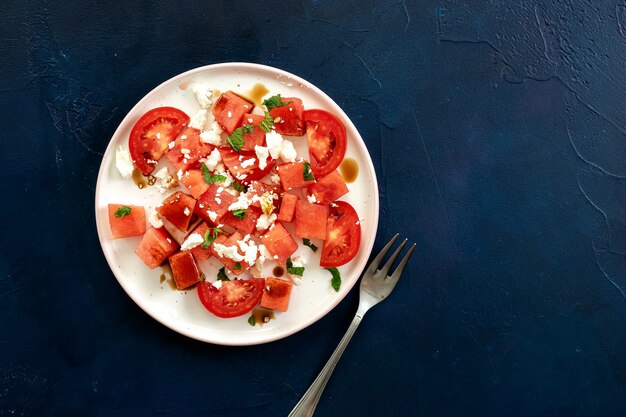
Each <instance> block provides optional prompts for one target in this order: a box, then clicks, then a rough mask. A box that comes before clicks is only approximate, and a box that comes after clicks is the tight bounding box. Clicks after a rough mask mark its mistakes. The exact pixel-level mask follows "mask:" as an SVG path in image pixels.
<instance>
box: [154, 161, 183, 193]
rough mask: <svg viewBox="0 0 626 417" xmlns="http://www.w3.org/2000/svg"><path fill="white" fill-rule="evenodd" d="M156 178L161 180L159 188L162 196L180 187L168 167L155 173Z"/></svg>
mask: <svg viewBox="0 0 626 417" xmlns="http://www.w3.org/2000/svg"><path fill="white" fill-rule="evenodd" d="M154 176H155V178H157V179H158V180H159V182H158V184H157V188H158V190H159V192H160V193H161V194H165V193H166V192H167V191H168V190H170V189H172V188H174V187H176V186H178V182H177V181H176V180H175V179H174V176H173V175H171V174H170V172H169V171H168V169H167V167H163V168H161V169H160V170H158V171H157V172H155V173H154Z"/></svg>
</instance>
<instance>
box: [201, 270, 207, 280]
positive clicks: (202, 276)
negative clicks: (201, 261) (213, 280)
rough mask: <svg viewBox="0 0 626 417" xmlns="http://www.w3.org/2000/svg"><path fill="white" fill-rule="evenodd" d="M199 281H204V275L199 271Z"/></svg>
mask: <svg viewBox="0 0 626 417" xmlns="http://www.w3.org/2000/svg"><path fill="white" fill-rule="evenodd" d="M200 281H202V282H204V281H206V275H204V272H200Z"/></svg>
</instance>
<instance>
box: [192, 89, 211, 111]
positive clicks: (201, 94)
mask: <svg viewBox="0 0 626 417" xmlns="http://www.w3.org/2000/svg"><path fill="white" fill-rule="evenodd" d="M193 93H194V94H195V96H196V100H198V104H199V105H200V107H202V108H203V109H208V108H209V107H211V106H212V105H213V90H212V89H211V88H209V86H208V85H206V84H198V83H196V84H194V85H193Z"/></svg>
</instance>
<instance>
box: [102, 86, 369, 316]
mask: <svg viewBox="0 0 626 417" xmlns="http://www.w3.org/2000/svg"><path fill="white" fill-rule="evenodd" d="M253 90H254V89H253ZM257 90H258V89H257ZM192 91H193V93H194V94H193V96H194V97H195V100H196V101H197V111H196V112H195V113H194V114H192V115H191V116H190V115H188V114H187V113H185V112H183V111H182V110H180V109H178V108H176V107H169V106H161V107H155V108H152V109H150V110H149V111H147V112H145V113H144V114H143V115H142V116H141V117H140V118H139V119H138V120H137V121H136V123H135V124H134V126H133V128H132V130H131V132H130V135H129V137H128V142H127V144H126V146H124V145H120V146H119V147H118V148H117V150H116V154H115V161H114V163H115V166H116V168H117V171H119V174H120V175H121V176H122V177H123V178H125V179H128V181H135V183H136V184H137V185H138V188H137V192H138V193H141V192H145V190H146V188H148V187H154V188H156V189H157V190H158V191H159V192H160V193H161V194H162V196H163V199H162V201H161V202H160V204H158V205H157V206H155V207H148V206H146V207H144V206H141V205H137V204H130V203H128V204H125V202H124V201H118V202H116V204H108V220H109V225H110V231H111V235H110V238H111V239H124V238H129V237H134V236H140V237H141V240H140V241H139V243H138V245H137V247H136V249H135V254H136V256H138V257H139V258H140V259H141V260H142V261H143V263H144V264H145V267H146V268H149V269H155V268H157V267H159V266H163V265H169V268H170V269H171V275H172V278H173V282H174V284H175V288H176V289H177V290H180V291H189V290H191V289H193V288H195V289H196V291H197V294H198V297H197V298H194V302H198V303H201V304H202V305H203V306H204V307H205V308H206V310H207V311H208V312H209V313H210V314H212V315H214V316H216V317H222V318H231V317H239V316H245V315H248V314H249V313H250V312H251V311H253V309H255V307H257V306H260V307H262V308H264V309H268V310H271V311H279V312H286V311H288V309H289V303H290V299H291V293H292V288H293V286H294V285H299V284H300V283H301V282H302V280H303V279H306V270H307V268H324V269H326V270H327V271H328V272H327V274H328V275H327V276H328V281H327V283H326V284H324V285H328V287H329V288H330V289H332V290H334V291H338V290H339V288H340V286H341V270H340V268H339V267H341V266H342V265H345V264H346V263H348V262H350V261H351V260H352V259H353V258H354V257H355V256H356V255H357V253H358V251H359V246H360V242H361V225H360V221H359V216H358V214H357V212H356V210H355V209H354V208H353V206H352V205H351V204H350V203H348V202H346V201H342V200H341V198H342V197H343V196H345V195H346V194H347V193H348V192H349V190H348V186H347V184H346V181H345V180H344V176H345V173H342V172H340V169H339V168H340V167H341V165H342V162H344V157H345V154H346V149H347V145H348V141H347V137H346V128H345V127H344V125H343V123H342V122H341V120H340V119H339V118H338V117H337V116H336V115H334V114H332V113H331V112H328V111H326V110H323V109H307V108H305V107H304V105H303V102H302V100H301V99H300V98H298V97H282V96H281V95H280V94H274V95H273V94H271V93H270V92H269V91H267V90H265V91H262V92H263V93H265V94H263V95H262V96H261V97H249V96H246V95H244V94H241V93H237V92H234V91H231V90H229V91H226V92H223V93H222V92H220V91H218V90H217V89H215V88H212V87H211V86H210V85H206V84H203V83H195V84H193V85H192ZM303 142H304V143H306V145H307V146H306V149H307V150H308V153H307V154H302V153H300V154H299V153H298V152H297V151H296V148H298V147H299V148H302V146H301V144H302V143H303ZM294 143H295V144H296V145H300V146H294ZM346 178H348V176H346ZM299 243H302V245H305V246H307V247H308V248H309V249H310V252H311V253H314V252H316V251H320V252H321V255H320V257H319V259H320V260H319V265H311V264H309V263H308V262H307V261H308V259H307V256H305V255H302V254H301V255H298V256H295V253H296V251H297V249H298V248H299V246H300V245H299ZM216 260H217V261H218V262H215V261H216ZM216 265H217V266H218V267H216ZM268 265H269V266H271V267H272V268H271V274H268V273H267V272H266V271H267V270H268ZM248 322H249V323H250V324H251V325H255V324H256V323H257V319H255V316H254V315H250V316H249V318H248ZM259 324H262V322H261V323H259Z"/></svg>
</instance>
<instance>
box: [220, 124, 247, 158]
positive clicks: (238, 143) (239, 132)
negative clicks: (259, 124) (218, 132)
mask: <svg viewBox="0 0 626 417" xmlns="http://www.w3.org/2000/svg"><path fill="white" fill-rule="evenodd" d="M249 126H251V125H249ZM244 133H245V132H244V130H243V129H242V128H237V129H235V130H234V131H233V134H232V135H230V136H229V137H228V139H226V143H228V144H229V145H230V147H231V148H233V150H235V151H237V152H239V151H240V150H241V148H243V145H244V143H246V141H245V140H244V138H243V134H244Z"/></svg>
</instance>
